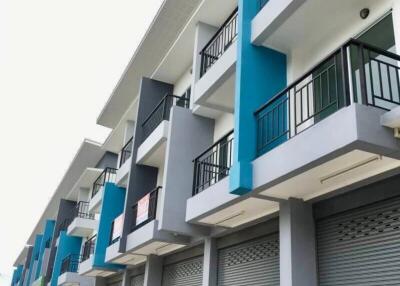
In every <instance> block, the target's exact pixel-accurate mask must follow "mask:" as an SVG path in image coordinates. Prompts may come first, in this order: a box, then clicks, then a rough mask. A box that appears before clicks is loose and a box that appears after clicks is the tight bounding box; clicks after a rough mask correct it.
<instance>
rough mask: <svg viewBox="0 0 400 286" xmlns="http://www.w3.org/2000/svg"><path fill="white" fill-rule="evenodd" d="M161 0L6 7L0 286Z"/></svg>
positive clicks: (1, 41) (2, 1)
mask: <svg viewBox="0 0 400 286" xmlns="http://www.w3.org/2000/svg"><path fill="white" fill-rule="evenodd" d="M161 2H162V0H145V1H144V0H112V1H110V0H35V1H32V0H0V132H1V133H0V134H1V135H0V182H1V187H0V233H1V235H0V286H4V285H9V281H10V279H11V275H12V270H13V268H12V264H13V262H14V261H15V259H16V257H17V256H18V254H19V253H20V251H21V250H22V248H23V247H24V245H25V243H26V241H27V239H28V237H29V235H30V234H31V232H32V230H33V228H34V226H35V225H36V223H37V221H38V220H39V218H40V216H41V214H42V213H43V211H44V208H45V207H46V205H47V203H48V201H49V199H50V197H51V195H52V194H53V192H54V190H55V189H56V187H57V186H58V183H59V182H60V180H61V178H62V176H63V174H64V173H65V171H66V170H67V168H68V166H69V164H70V163H71V161H72V158H73V157H74V155H75V153H76V152H77V150H78V148H79V146H80V144H81V143H82V141H83V139H84V138H90V139H93V140H96V141H99V142H103V141H104V139H105V138H106V137H107V135H108V133H109V130H108V129H106V128H104V127H101V126H98V125H96V118H97V116H98V115H99V114H100V111H101V110H102V108H103V106H104V104H105V102H106V101H107V99H108V98H109V96H110V94H111V92H112V90H113V88H114V87H115V85H116V83H117V81H118V79H119V78H120V76H121V74H122V72H123V70H124V69H125V67H126V65H127V64H128V62H129V59H130V58H131V56H132V55H133V53H134V51H135V49H136V47H137V46H138V44H139V43H140V40H141V38H142V37H143V35H144V33H145V31H146V29H147V28H148V26H149V24H150V23H151V20H152V19H153V17H154V16H155V14H156V12H157V10H158V8H159V7H160V4H161Z"/></svg>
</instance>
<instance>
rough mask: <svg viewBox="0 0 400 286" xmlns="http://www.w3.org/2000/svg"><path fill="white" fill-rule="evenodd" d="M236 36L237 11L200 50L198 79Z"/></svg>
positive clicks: (236, 10)
mask: <svg viewBox="0 0 400 286" xmlns="http://www.w3.org/2000/svg"><path fill="white" fill-rule="evenodd" d="M237 34H238V9H237V8H236V9H235V11H233V13H232V14H231V15H230V16H229V18H228V19H227V20H226V21H225V23H224V24H222V26H221V28H219V29H218V31H217V32H216V33H215V35H214V36H213V37H212V38H211V40H210V41H209V42H208V43H207V44H206V45H205V47H204V48H203V49H202V50H201V52H200V56H201V66H200V77H202V76H203V75H204V74H205V73H206V72H207V71H208V70H209V69H210V68H211V67H212V66H213V65H214V63H215V62H216V61H218V59H219V58H220V57H221V56H222V55H223V54H224V53H225V51H226V50H227V49H228V48H229V47H230V46H231V45H232V43H233V42H234V41H235V40H236V38H237Z"/></svg>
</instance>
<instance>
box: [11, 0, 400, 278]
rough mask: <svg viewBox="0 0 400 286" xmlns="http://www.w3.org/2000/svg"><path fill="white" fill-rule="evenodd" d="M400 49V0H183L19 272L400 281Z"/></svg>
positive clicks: (133, 71)
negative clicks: (108, 129) (102, 140)
mask: <svg viewBox="0 0 400 286" xmlns="http://www.w3.org/2000/svg"><path fill="white" fill-rule="evenodd" d="M399 51H400V1H398V0H380V1H376V0H374V1H372V0H352V1H348V0H337V1H324V0H288V1H282V0H269V1H268V0H263V1H261V0H224V1H215V0H165V1H164V2H163V4H162V6H161V8H160V10H159V12H158V14H157V15H156V17H155V19H154V21H153V22H152V24H151V26H150V28H149V30H148V31H147V33H146V35H145V36H144V38H143V40H142V42H141V44H140V45H139V47H138V48H137V50H136V52H135V54H134V55H133V57H132V59H131V61H130V63H129V65H128V66H127V68H126V70H125V72H124V74H123V75H122V77H121V79H120V81H119V82H118V84H117V86H116V88H115V89H114V91H113V93H112V95H111V97H110V99H109V100H108V102H107V103H106V105H105V107H104V109H103V110H102V112H101V114H100V115H99V117H98V120H97V123H98V124H100V125H102V126H105V127H108V128H110V129H112V131H111V133H110V135H109V137H108V138H107V139H106V141H105V142H104V143H103V144H101V145H100V144H96V143H92V142H85V143H84V144H83V145H82V147H81V149H80V150H79V152H78V154H77V156H76V158H75V159H74V161H73V163H72V165H71V167H70V168H69V169H68V171H67V173H66V175H65V177H64V178H63V180H62V182H61V183H60V186H59V188H58V189H57V190H56V192H55V195H54V196H53V198H52V199H51V201H50V203H49V205H48V207H47V208H46V210H45V212H44V214H43V216H42V218H41V220H40V222H39V223H38V225H37V226H36V228H35V230H34V232H33V233H32V235H31V237H30V238H29V240H28V245H29V246H27V247H26V248H25V249H24V250H23V251H22V252H21V255H20V256H19V257H18V259H17V260H16V262H15V265H14V266H15V267H16V268H15V272H14V276H13V279H12V284H13V286H16V285H18V286H30V285H32V284H43V285H44V284H47V285H50V286H59V285H66V286H70V285H78V284H79V285H84V286H91V285H93V286H94V285H95V284H96V286H97V284H98V285H102V286H103V285H109V286H111V285H112V286H117V285H118V286H120V285H122V286H128V285H130V286H137V285H146V286H176V285H188V286H191V285H203V286H217V285H218V286H222V285H235V286H240V285H249V286H250V285H282V286H289V285H290V286H293V285H298V286H314V285H315V286H316V285H321V286H322V285H331V286H339V285H363V286H364V285H397V284H399V281H400V267H399V265H400V256H399V255H398V251H399V249H400V244H399V238H400V221H399V217H400V190H399V188H398V186H399V183H400V142H399V139H398V138H400V129H399V128H400V65H399V64H400V56H399V55H398V54H397V53H400V52H399ZM117 154H118V156H117Z"/></svg>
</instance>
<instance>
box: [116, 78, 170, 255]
mask: <svg viewBox="0 0 400 286" xmlns="http://www.w3.org/2000/svg"><path fill="white" fill-rule="evenodd" d="M172 91H173V85H171V84H168V83H164V82H160V81H156V80H152V79H149V78H142V81H141V84H140V90H139V106H138V115H137V126H136V128H135V135H134V141H133V150H132V155H131V158H132V166H131V170H130V173H129V182H128V188H127V197H126V202H125V219H124V228H123V232H122V236H121V239H120V249H119V250H120V251H121V252H125V249H126V237H127V236H128V234H129V233H130V230H131V224H132V220H133V212H132V207H133V206H134V205H135V204H136V203H137V202H138V201H139V199H141V198H142V197H143V196H144V195H146V194H147V193H149V192H150V191H152V190H153V189H155V188H156V185H157V175H158V169H157V168H154V167H150V166H144V165H137V164H136V163H135V162H136V157H137V151H138V148H139V147H140V145H141V143H142V142H143V138H144V133H143V128H142V122H143V121H144V120H145V119H146V117H147V116H148V115H149V114H150V113H151V112H152V111H153V109H154V108H155V107H156V106H157V104H158V103H159V102H160V100H161V99H162V98H163V97H164V96H165V95H166V94H171V93H172Z"/></svg>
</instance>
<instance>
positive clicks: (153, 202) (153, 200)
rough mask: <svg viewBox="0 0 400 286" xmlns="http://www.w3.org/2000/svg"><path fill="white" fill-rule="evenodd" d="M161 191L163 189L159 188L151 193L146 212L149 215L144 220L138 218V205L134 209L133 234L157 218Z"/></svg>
mask: <svg viewBox="0 0 400 286" xmlns="http://www.w3.org/2000/svg"><path fill="white" fill-rule="evenodd" d="M161 189H162V187H157V188H155V189H154V190H152V191H151V192H150V193H149V205H148V209H147V212H146V214H147V215H146V216H145V217H144V218H143V219H141V218H140V217H138V203H136V204H135V205H134V206H133V207H132V212H133V218H132V224H131V232H133V231H135V230H137V229H139V228H141V227H142V226H144V225H145V224H147V223H149V222H151V221H152V220H154V219H155V218H156V213H157V199H158V193H159V192H160V190H161Z"/></svg>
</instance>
